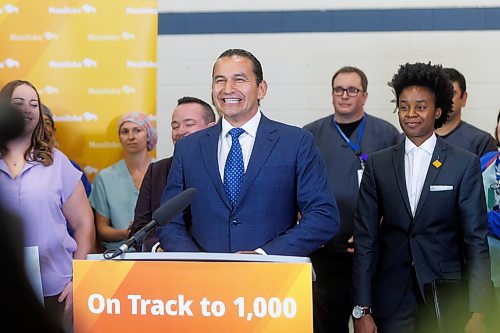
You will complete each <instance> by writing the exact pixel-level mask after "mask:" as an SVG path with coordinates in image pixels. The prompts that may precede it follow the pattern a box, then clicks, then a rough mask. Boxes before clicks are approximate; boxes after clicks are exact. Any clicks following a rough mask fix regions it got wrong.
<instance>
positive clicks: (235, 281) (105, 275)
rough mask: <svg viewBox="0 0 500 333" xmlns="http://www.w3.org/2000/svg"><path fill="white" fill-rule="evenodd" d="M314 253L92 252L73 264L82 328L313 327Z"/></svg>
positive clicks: (77, 320)
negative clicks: (108, 254)
mask: <svg viewBox="0 0 500 333" xmlns="http://www.w3.org/2000/svg"><path fill="white" fill-rule="evenodd" d="M312 273H313V271H312V266H311V263H310V260H309V258H306V257H291V256H275V255H253V254H227V253H182V252H162V253H125V254H122V255H121V256H118V257H117V258H115V259H112V260H105V259H104V257H103V255H102V254H92V255H89V256H88V257H87V260H75V261H74V264H73V299H74V302H73V306H74V309H73V310H74V328H75V330H74V331H75V333H83V332H85V333H89V332H137V331H144V332H148V333H153V332H182V333H189V332H196V333H198V332H217V333H221V332H231V333H233V332H238V333H245V332H259V333H260V332H273V333H274V332H312V330H313V324H312V279H313V274H312Z"/></svg>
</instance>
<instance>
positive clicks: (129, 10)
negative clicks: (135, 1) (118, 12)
mask: <svg viewBox="0 0 500 333" xmlns="http://www.w3.org/2000/svg"><path fill="white" fill-rule="evenodd" d="M125 14H132V15H151V14H158V10H157V9H156V8H153V7H125Z"/></svg>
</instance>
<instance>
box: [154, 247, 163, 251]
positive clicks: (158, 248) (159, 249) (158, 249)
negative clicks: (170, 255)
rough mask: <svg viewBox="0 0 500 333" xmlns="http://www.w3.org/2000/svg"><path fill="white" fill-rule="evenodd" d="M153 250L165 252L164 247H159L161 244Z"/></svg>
mask: <svg viewBox="0 0 500 333" xmlns="http://www.w3.org/2000/svg"><path fill="white" fill-rule="evenodd" d="M155 252H165V250H164V249H162V248H161V246H158V247H157V248H156V250H155Z"/></svg>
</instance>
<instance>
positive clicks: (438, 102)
mask: <svg viewBox="0 0 500 333" xmlns="http://www.w3.org/2000/svg"><path fill="white" fill-rule="evenodd" d="M388 85H389V87H392V88H393V92H394V95H395V96H396V106H398V105H399V95H401V92H402V91H403V90H404V89H405V88H408V87H411V86H420V87H426V88H428V89H430V91H432V92H433V93H434V100H435V101H434V107H435V108H440V109H441V116H440V117H439V118H438V119H436V120H435V121H434V128H439V127H441V126H443V124H444V123H445V122H446V120H447V119H448V117H449V115H450V113H451V107H452V104H453V85H452V84H451V81H450V78H449V76H448V74H446V72H445V71H444V69H443V67H442V66H441V65H432V64H431V63H430V62H429V63H427V64H425V63H421V62H417V63H414V64H409V63H406V64H405V65H401V66H399V70H398V72H397V73H396V74H394V76H393V77H392V81H390V82H389V83H388Z"/></svg>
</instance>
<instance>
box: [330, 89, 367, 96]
mask: <svg viewBox="0 0 500 333" xmlns="http://www.w3.org/2000/svg"><path fill="white" fill-rule="evenodd" d="M360 91H363V90H362V89H358V88H354V87H349V88H342V87H333V94H334V95H335V96H342V95H344V92H347V96H349V97H356V96H358V93H359V92H360Z"/></svg>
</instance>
